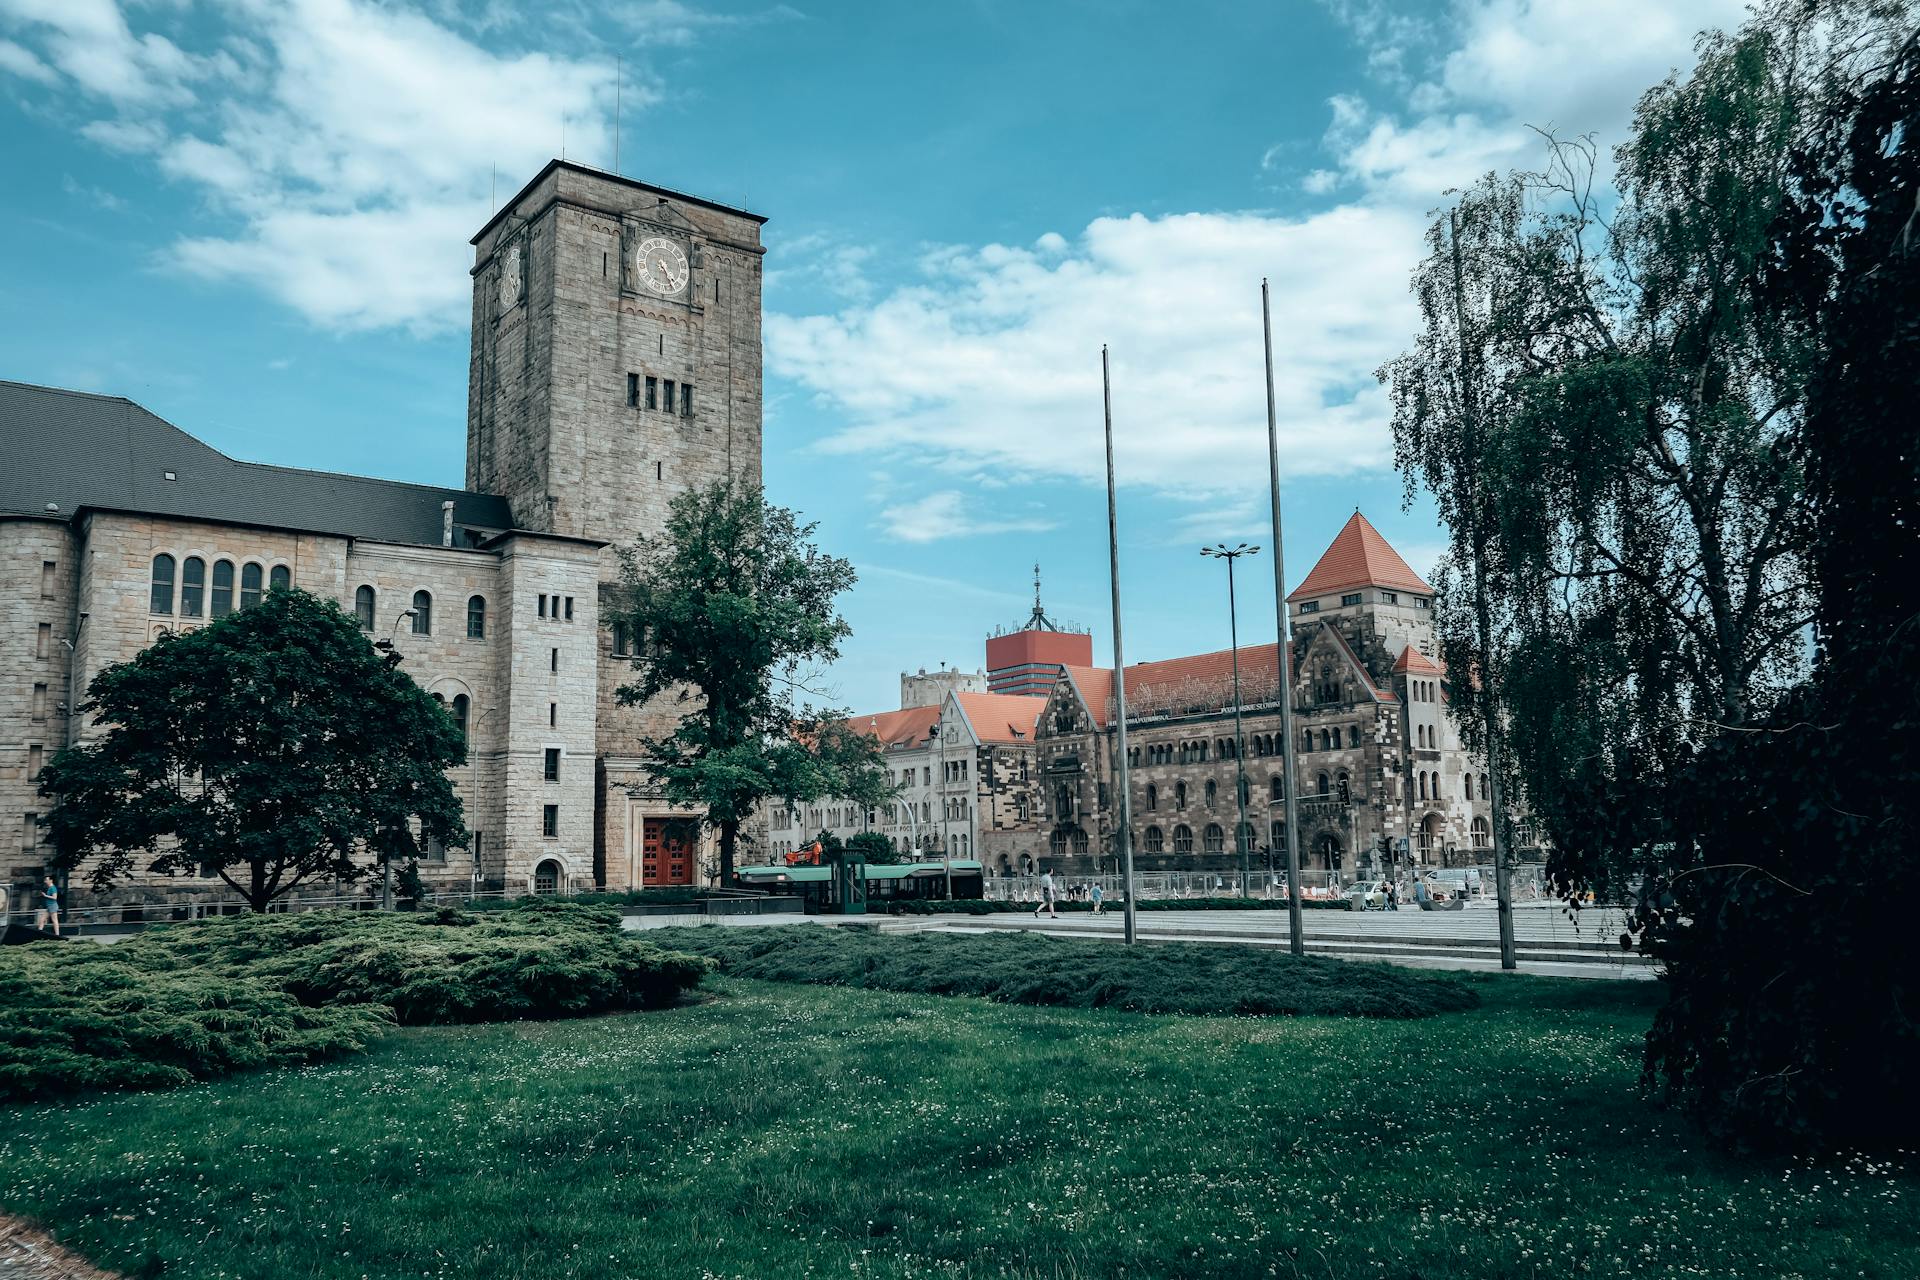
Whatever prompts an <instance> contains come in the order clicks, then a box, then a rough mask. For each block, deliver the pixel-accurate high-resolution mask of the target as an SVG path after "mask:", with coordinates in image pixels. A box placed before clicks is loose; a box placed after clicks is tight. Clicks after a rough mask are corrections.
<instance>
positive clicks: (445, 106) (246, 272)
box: [0, 0, 665, 330]
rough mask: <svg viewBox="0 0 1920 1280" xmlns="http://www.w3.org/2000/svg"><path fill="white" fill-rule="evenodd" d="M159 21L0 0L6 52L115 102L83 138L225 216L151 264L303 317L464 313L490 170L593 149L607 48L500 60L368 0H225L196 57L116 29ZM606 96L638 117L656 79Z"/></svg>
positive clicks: (86, 0)
mask: <svg viewBox="0 0 1920 1280" xmlns="http://www.w3.org/2000/svg"><path fill="white" fill-rule="evenodd" d="M654 8H656V9H659V6H654ZM660 12H661V13H664V12H665V11H664V10H661V11H660ZM170 16H171V15H169V14H167V13H165V12H163V11H161V10H159V9H156V8H154V7H152V6H138V7H136V6H134V5H131V4H129V5H128V6H127V7H126V8H125V9H122V8H118V7H116V6H115V5H114V4H113V3H112V2H111V0H0V27H4V26H11V27H13V28H16V29H17V33H18V34H19V35H20V37H21V40H22V41H23V42H24V43H23V44H22V45H18V46H11V47H17V48H20V49H21V50H22V51H23V52H24V53H26V54H27V56H28V57H37V59H41V60H44V62H43V65H46V66H49V67H51V68H53V69H55V70H57V71H58V72H59V73H61V74H62V75H63V76H65V77H66V78H67V81H68V82H70V83H71V84H72V86H73V88H74V89H75V90H76V91H77V92H78V94H79V100H80V101H82V102H85V101H86V100H88V99H89V98H105V99H107V100H109V101H110V102H111V103H112V104H113V106H114V108H115V114H114V115H113V116H111V117H110V118H103V119H96V120H93V121H90V122H88V123H87V124H85V125H83V126H82V127H81V129H80V132H81V133H82V135H83V136H85V137H87V138H88V139H89V140H91V141H93V142H95V143H96V144H98V145H100V146H103V147H106V148H108V149H110V150H114V151H118V152H122V153H128V154H144V155H150V156H151V157H153V159H154V160H155V162H156V163H157V164H158V165H159V167H160V169H161V171H162V172H163V173H165V174H166V175H167V176H168V177H170V178H173V179H174V180H176V181H179V182H182V183H185V184H188V185H190V186H193V187H195V188H198V189H200V190H201V191H203V192H204V193H205V194H206V195H207V197H208V198H209V202H210V204H211V205H212V207H213V209H214V210H215V211H216V212H217V213H220V214H224V215H226V216H227V217H228V218H229V219H230V220H231V221H230V223H229V227H230V228H231V229H227V228H222V227H221V225H220V222H219V221H218V220H215V221H213V222H212V223H211V225H212V226H213V227H214V228H215V230H213V231H210V232H203V233H202V234H199V235H195V236H192V237H188V238H184V239H182V240H180V241H179V242H177V243H176V244H175V245H173V246H172V247H171V249H170V250H169V251H168V252H167V253H166V254H165V255H164V258H165V264H166V265H169V266H172V267H175V268H177V269H180V270H184V271H188V272H191V273H194V274H197V275H201V276H205V277H208V278H214V279H227V280H237V281H240V282H243V283H245V284H248V285H251V286H253V287H256V288H259V289H261V290H263V291H265V292H266V293H268V294H270V295H272V296H274V297H277V298H279V299H280V300H282V301H283V302H285V303H287V304H288V305H290V306H292V307H294V308H296V309H297V310H299V311H300V312H301V313H302V314H303V315H305V316H306V317H307V318H308V319H310V320H312V321H313V322H315V323H316V324H319V325H323V326H327V327H335V328H345V329H356V328H369V327H380V326H395V325H400V326H408V327H411V328H415V329H419V330H432V329H438V328H446V327H454V326H457V325H459V324H462V323H464V322H465V320H466V317H467V314H468V308H469V305H470V304H469V293H468V288H467V282H466V269H467V267H468V265H469V251H468V250H467V247H466V240H467V237H468V236H470V235H471V234H472V233H473V232H474V231H475V230H476V229H477V228H478V227H479V226H480V225H481V224H482V223H483V222H484V221H485V220H486V218H487V216H488V215H489V214H490V213H491V212H492V208H493V206H492V205H491V203H490V193H491V192H492V191H493V189H494V186H495V181H494V173H495V171H496V168H497V171H498V173H499V174H500V175H501V177H500V182H501V183H502V184H505V185H504V189H502V190H501V191H500V192H499V194H500V196H501V197H502V198H504V197H505V196H506V195H508V194H511V192H512V191H513V189H514V187H515V186H516V185H517V184H518V183H520V182H521V181H524V180H525V178H526V177H527V176H528V175H530V174H532V173H533V172H535V171H536V170H537V169H538V168H539V167H540V166H541V165H542V164H543V163H544V162H545V161H546V160H547V159H548V158H550V157H552V156H554V155H557V154H560V152H561V150H562V147H563V144H564V146H565V149H566V151H567V153H568V154H569V155H571V156H574V157H576V158H579V157H587V158H590V159H591V160H593V161H604V160H605V159H606V158H607V153H608V151H609V143H610V137H611V134H610V130H611V119H610V117H611V105H612V100H613V77H614V69H613V63H612V59H611V58H606V57H581V58H569V57H560V56H553V55H549V54H546V53H541V52H498V51H494V50H491V49H488V48H483V47H482V46H480V45H479V44H477V43H475V42H474V41H473V40H471V39H469V38H467V37H466V36H464V35H462V34H459V33H458V32H456V31H455V30H454V29H453V28H452V27H451V26H448V25H445V24H443V23H441V22H437V21H435V20H434V19H432V18H429V17H428V16H426V15H425V14H424V13H422V12H419V11H416V10H413V9H409V8H406V7H402V6H400V5H395V4H383V3H376V2H374V0H286V2H285V3H278V2H276V3H268V2H267V0H233V2H232V3H230V4H229V5H227V6H226V7H225V8H224V9H223V16H224V17H226V18H228V19H230V20H231V27H230V29H229V30H228V31H227V32H226V33H224V34H223V35H222V36H221V37H220V38H219V42H218V44H217V46H215V47H211V48H209V49H207V50H202V51H195V52H186V51H183V50H182V49H181V48H180V47H179V46H178V45H176V44H174V43H173V42H172V41H171V40H170V39H169V38H168V37H167V36H166V35H163V34H161V33H159V32H156V31H141V30H137V29H136V27H135V26H134V25H130V21H131V22H132V23H136V24H150V23H154V22H164V21H166V20H168V19H169V18H170ZM28 44H31V45H32V46H33V47H32V48H28V47H27V45H28ZM0 57H6V55H0ZM16 63H18V64H20V66H28V67H29V69H28V70H27V71H26V74H29V75H31V74H32V71H31V69H30V66H29V64H25V63H21V61H20V59H19V58H17V57H8V58H7V61H6V65H7V66H8V69H12V70H16V71H18V70H19V67H18V66H15V65H14V64H16ZM192 91H198V93H199V94H200V95H201V97H202V98H203V99H204V102H203V103H199V104H194V103H193V102H192ZM622 97H623V101H624V104H625V106H626V107H628V108H630V109H632V110H635V111H640V110H644V109H645V108H646V107H647V106H648V105H650V104H651V103H653V102H654V101H656V100H657V98H658V91H657V90H656V89H654V88H652V87H651V86H650V85H648V84H647V83H646V82H645V79H644V76H643V75H641V74H640V72H639V70H638V69H637V68H630V69H629V72H628V75H627V77H626V84H625V87H624V90H623V94H622Z"/></svg>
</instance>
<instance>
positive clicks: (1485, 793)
mask: <svg viewBox="0 0 1920 1280" xmlns="http://www.w3.org/2000/svg"><path fill="white" fill-rule="evenodd" d="M1491 795H1492V793H1491V792H1490V791H1489V790H1488V789H1487V775H1486V774H1484V773H1483V774H1481V775H1480V798H1481V799H1482V800H1486V799H1489V798H1490V797H1491Z"/></svg>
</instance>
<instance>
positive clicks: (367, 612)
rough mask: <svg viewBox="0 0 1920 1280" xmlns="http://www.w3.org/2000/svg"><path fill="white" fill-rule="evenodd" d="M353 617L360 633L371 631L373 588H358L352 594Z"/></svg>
mask: <svg viewBox="0 0 1920 1280" xmlns="http://www.w3.org/2000/svg"><path fill="white" fill-rule="evenodd" d="M353 616H354V617H355V618H357V619H359V621H360V629H361V630H362V631H371V630H373V588H372V587H360V588H358V589H357V590H355V591H354V593H353Z"/></svg>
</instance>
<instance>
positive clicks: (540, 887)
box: [533, 858, 560, 893]
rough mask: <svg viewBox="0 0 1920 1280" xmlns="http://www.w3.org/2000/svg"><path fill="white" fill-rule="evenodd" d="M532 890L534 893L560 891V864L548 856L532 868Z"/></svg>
mask: <svg viewBox="0 0 1920 1280" xmlns="http://www.w3.org/2000/svg"><path fill="white" fill-rule="evenodd" d="M533 891H534V892H535V893H558V892H560V864H559V863H557V862H555V861H554V860H553V859H552V858H548V859H547V860H546V861H544V862H542V863H541V864H540V865H539V866H537V867H535V868H534V869H533Z"/></svg>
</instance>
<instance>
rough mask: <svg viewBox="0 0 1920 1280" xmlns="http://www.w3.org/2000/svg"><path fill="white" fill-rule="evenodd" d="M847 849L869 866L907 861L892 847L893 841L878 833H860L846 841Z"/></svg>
mask: <svg viewBox="0 0 1920 1280" xmlns="http://www.w3.org/2000/svg"><path fill="white" fill-rule="evenodd" d="M847 848H848V849H849V850H851V851H852V852H854V853H857V854H859V855H860V856H861V857H863V858H865V859H866V860H867V864H868V865H869V866H876V867H882V866H891V865H892V864H894V863H896V862H905V861H907V856H906V855H905V854H903V853H901V852H900V851H899V850H898V849H895V848H894V847H893V841H891V840H889V839H887V838H886V837H885V836H883V835H881V834H880V833H879V832H878V831H862V832H860V833H859V834H858V835H856V836H854V837H853V838H852V839H850V840H848V841H847Z"/></svg>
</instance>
